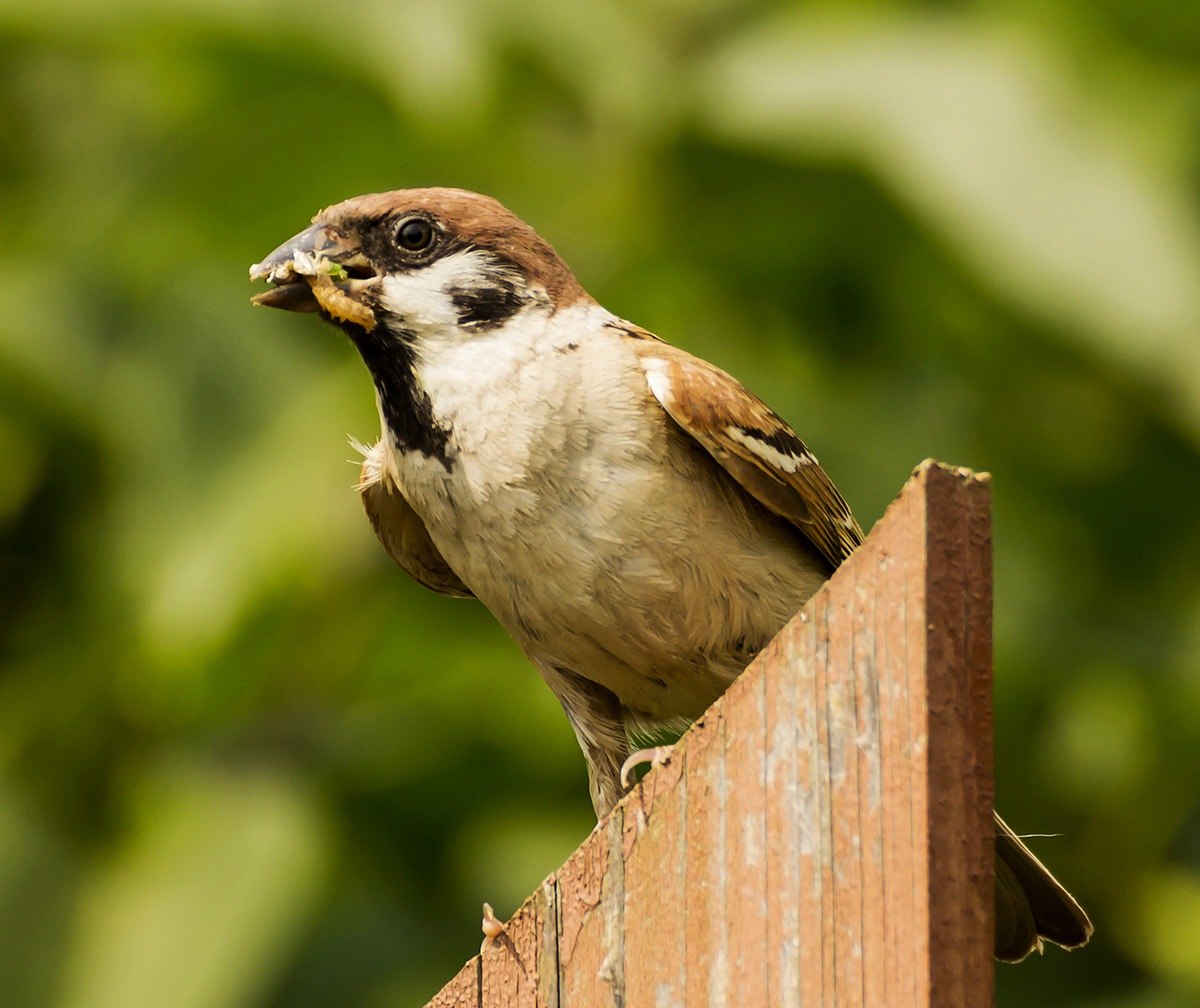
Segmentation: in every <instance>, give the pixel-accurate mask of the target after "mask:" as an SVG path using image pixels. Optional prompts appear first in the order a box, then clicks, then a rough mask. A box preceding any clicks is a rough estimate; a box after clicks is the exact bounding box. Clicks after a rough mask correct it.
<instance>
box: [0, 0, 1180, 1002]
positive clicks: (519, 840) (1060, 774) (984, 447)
mask: <svg viewBox="0 0 1200 1008" xmlns="http://www.w3.org/2000/svg"><path fill="white" fill-rule="evenodd" d="M0 60H2V63H0V66H2V67H3V73H0V221H3V239H4V252H3V261H4V263H5V265H4V268H3V269H0V302H2V304H3V311H2V312H0V528H2V532H0V537H2V538H0V576H2V581H0V593H2V594H0V1003H2V1004H3V1005H4V1006H6V1008H35V1006H36V1008H44V1006H45V1008H150V1006H153V1008H235V1006H247V1008H257V1006H262V1008H285V1006H286V1008H323V1006H334V1005H337V1006H345V1005H361V1006H368V1008H392V1006H397V1008H399V1006H408V1005H419V1004H422V1003H424V1001H425V1000H426V999H427V998H428V997H430V996H431V995H432V994H433V993H434V992H435V990H436V989H437V988H438V986H439V985H440V984H441V982H442V981H444V980H446V979H447V978H448V977H449V976H450V975H451V974H452V973H453V972H454V971H455V970H456V969H457V967H458V966H459V965H460V964H461V963H462V962H463V960H464V959H466V958H467V957H468V956H470V955H471V954H473V952H474V951H475V950H476V949H477V948H478V944H479V940H480V933H479V923H478V922H479V905H480V902H481V901H482V900H483V899H489V900H490V901H491V902H493V903H494V904H495V905H496V907H497V910H498V912H500V913H501V914H503V915H505V916H507V915H508V914H509V913H511V912H512V911H513V910H514V909H515V908H516V906H517V905H518V904H519V902H520V901H521V899H522V898H523V897H524V896H525V894H526V893H528V892H529V891H530V890H531V889H532V888H533V887H534V886H535V885H536V884H537V883H538V882H539V881H540V880H541V879H542V878H543V877H544V876H545V875H547V874H548V873H549V872H551V871H552V870H553V869H555V868H556V867H557V866H558V864H559V863H560V861H561V860H562V859H563V858H564V857H565V856H566V854H567V853H568V852H569V851H570V850H571V849H572V848H573V847H574V846H575V845H576V844H577V843H578V842H579V841H580V840H581V839H582V838H583V837H584V836H585V835H586V833H587V832H588V830H589V828H590V826H591V825H592V819H591V812H590V807H589V803H588V798H587V789H586V784H585V777H584V770H583V763H582V760H581V757H580V756H579V753H578V751H577V749H576V747H575V742H574V740H573V738H572V736H571V733H570V731H569V729H568V727H567V724H566V722H565V720H564V718H563V717H562V715H561V714H560V712H559V710H558V709H557V706H556V704H555V702H554V701H553V699H552V698H551V696H550V694H549V692H548V691H547V690H546V689H545V688H544V687H543V685H542V684H541V682H540V680H539V679H538V678H537V677H536V675H535V674H534V673H533V671H532V670H531V669H530V668H529V667H528V666H527V665H526V663H525V661H524V660H523V658H522V657H521V655H520V654H519V653H518V652H517V650H516V648H515V647H514V646H513V645H512V644H511V643H510V642H509V641H508V640H507V639H506V638H505V636H504V635H503V634H502V633H501V631H500V630H499V629H498V628H497V627H496V626H495V625H494V624H493V623H492V621H491V619H490V618H489V617H488V615H487V614H486V613H485V612H484V611H483V609H482V608H481V607H479V606H478V605H476V604H474V603H471V602H463V601H456V600H449V599H444V598H441V597H439V596H435V595H433V594H430V593H428V592H426V591H424V590H423V589H421V588H419V587H418V586H417V585H416V584H415V583H413V582H411V581H409V580H408V579H407V578H406V577H405V576H404V575H403V574H402V572H400V571H399V570H398V569H397V568H395V567H394V566H393V565H392V563H391V561H390V560H389V559H388V558H387V556H386V555H385V554H384V552H383V550H382V549H381V548H379V547H378V546H377V544H376V542H375V540H374V538H373V536H372V534H371V531H370V529H369V527H368V525H367V523H366V521H365V519H364V517H363V515H362V513H361V508H360V506H359V504H358V501H357V500H356V498H355V495H354V494H353V493H352V491H351V486H352V484H353V482H354V479H355V475H356V470H355V468H354V466H353V465H352V464H350V463H348V461H347V460H349V459H352V458H353V457H354V453H353V452H352V450H351V449H350V448H349V447H348V445H347V435H354V436H356V437H358V438H361V439H363V440H371V439H373V438H374V437H375V436H376V431H377V429H378V420H377V418H376V415H375V408H374V402H373V395H372V390H371V385H370V382H369V380H368V379H367V376H366V373H365V371H364V369H363V368H362V366H361V365H360V363H359V361H358V360H357V358H356V356H355V354H354V352H353V351H352V349H351V348H350V346H349V345H348V344H347V343H346V342H345V341H344V340H341V339H340V338H339V337H338V335H337V334H336V333H335V332H334V331H333V330H332V329H329V328H327V327H323V326H321V325H318V324H317V323H316V322H315V321H313V320H312V319H306V318H297V317H295V316H287V315H284V314H282V313H277V312H267V311H255V310H251V307H250V305H249V303H248V299H249V297H250V295H251V293H253V290H254V288H253V287H252V286H251V285H250V284H249V283H248V282H247V280H246V269H247V267H248V265H249V264H250V263H251V262H253V261H256V260H257V259H259V258H261V257H262V255H263V254H264V253H266V252H267V251H269V250H270V249H271V248H273V247H274V246H275V245H276V244H277V243H278V242H279V241H281V240H282V239H284V238H286V237H288V236H290V235H291V234H293V233H294V232H295V231H297V230H299V229H300V228H301V227H302V226H304V225H305V224H306V222H307V221H308V218H309V217H310V215H311V214H313V213H314V212H315V211H316V210H318V209H319V208H320V207H322V206H324V205H325V204H328V203H331V202H335V201H337V200H340V199H342V198H343V197H346V196H350V195H352V194H356V193H360V192H368V191H373V190H380V189H390V188H398V187H404V186H410V185H427V184H445V185H459V186H465V187H469V188H473V189H478V190H482V191H484V192H487V193H491V194H493V195H496V196H498V197H499V198H501V199H502V200H503V201H504V202H506V203H507V204H508V205H509V206H510V207H512V209H514V210H515V211H516V212H518V213H519V214H521V215H522V216H524V217H525V218H526V219H528V220H529V221H530V222H532V223H533V224H534V225H535V226H536V227H537V228H538V229H539V230H540V231H541V232H542V233H543V234H544V235H546V236H547V237H548V238H549V239H550V240H551V241H552V242H554V243H555V244H556V245H557V247H558V248H559V250H560V251H561V252H562V253H563V255H564V256H565V258H566V259H567V260H568V261H569V262H570V263H571V264H572V265H573V267H574V268H575V270H576V272H577V274H578V275H579V277H580V279H581V280H582V281H583V283H584V284H585V285H586V286H587V287H588V289H589V290H590V291H591V292H592V293H593V294H594V295H595V296H596V297H597V298H598V299H599V300H600V301H601V302H602V303H604V304H605V305H606V306H607V307H609V308H610V309H612V310H613V311H615V312H617V313H618V314H621V315H623V316H625V317H627V318H630V319H634V320H636V321H637V322H639V323H640V324H642V325H644V326H646V327H648V328H650V329H652V330H654V331H656V332H658V333H661V334H662V335H663V336H664V337H666V338H668V339H669V340H671V341H672V342H675V343H678V344H680V345H682V346H684V347H686V348H687V349H689V350H691V351H694V352H696V353H698V354H701V355H703V356H705V357H708V358H710V359H711V360H713V361H715V362H717V363H719V364H720V365H721V366H723V367H725V368H726V369H728V370H730V371H732V372H734V373H735V374H736V375H738V376H739V377H741V378H742V379H743V380H744V381H745V382H746V384H748V385H749V386H750V387H751V388H753V389H755V390H756V391H758V392H759V393H760V394H761V395H762V396H763V397H764V398H766V399H767V400H768V401H769V402H771V403H772V404H773V405H774V406H776V408H777V409H778V410H779V411H780V412H781V413H782V414H783V415H784V416H785V417H787V418H788V419H789V420H790V421H792V422H793V423H794V424H795V426H796V428H797V429H798V430H799V431H800V432H801V434H802V436H803V437H804V438H805V439H806V440H807V441H808V442H809V444H810V445H812V446H813V447H814V449H815V451H816V452H817V454H818V455H819V456H820V458H821V460H822V462H823V463H824V464H825V466H826V468H827V469H828V470H829V472H830V473H831V474H832V475H833V477H834V478H835V480H837V482H838V483H839V485H840V486H841V488H842V490H843V491H844V493H845V495H846V497H847V498H848V499H849V500H850V502H851V503H852V505H853V506H854V508H855V510H856V512H857V513H858V515H859V517H860V519H861V520H862V523H863V524H864V525H865V526H868V527H869V526H870V525H871V524H873V523H874V522H875V520H876V519H877V518H878V517H879V515H880V514H881V513H882V511H883V508H884V507H885V506H886V504H887V503H888V501H889V500H890V499H891V498H892V497H893V496H894V494H895V493H896V492H897V491H898V490H899V488H900V486H901V485H902V484H903V482H904V480H905V479H906V478H907V476H908V473H909V471H910V469H911V468H912V467H913V465H915V464H916V463H917V462H918V461H920V460H921V459H923V458H925V457H926V456H937V457H938V458H941V459H943V460H946V461H948V462H952V463H956V464H963V465H970V466H973V467H976V468H979V469H986V470H989V471H991V472H992V473H993V474H994V477H995V509H996V525H995V542H996V715H997V725H996V731H997V746H996V748H997V791H998V799H997V800H998V804H999V807H1000V808H1002V809H1003V810H1004V813H1005V815H1006V816H1007V817H1008V818H1009V820H1010V822H1011V823H1012V824H1013V826H1014V827H1015V828H1016V829H1017V830H1018V831H1019V832H1030V833H1056V834H1061V836H1059V837H1057V838H1054V839H1045V840H1040V841H1036V848H1037V850H1038V852H1039V853H1040V854H1041V855H1042V856H1043V857H1044V859H1045V860H1046V861H1047V862H1048V863H1050V864H1051V865H1052V866H1053V867H1054V869H1055V870H1056V871H1057V872H1058V873H1059V875H1060V876H1061V878H1062V879H1063V881H1064V882H1065V883H1066V884H1067V885H1068V886H1070V887H1071V888H1072V889H1073V890H1074V891H1075V892H1076V893H1077V895H1078V896H1079V898H1080V900H1081V901H1082V902H1083V903H1084V905H1085V906H1086V907H1087V908H1088V909H1089V910H1090V911H1091V913H1092V915H1093V918H1094V920H1095V923H1096V928H1097V936H1096V939H1095V941H1094V943H1093V945H1092V947H1091V948H1089V950H1088V951H1086V952H1082V953H1077V954H1074V955H1069V956H1068V955H1066V954H1063V953H1061V952H1059V951H1057V950H1050V951H1049V952H1048V953H1047V954H1046V955H1045V956H1044V957H1043V958H1035V959H1034V960H1032V961H1029V962H1027V963H1025V964H1024V965H1022V966H1020V967H1010V968H1002V969H1001V970H1000V971H999V1000H1000V1003H1001V1004H1002V1005H1010V1006H1014V1005H1021V1006H1038V1005H1070V1006H1091V1008H1106V1006H1111V1008H1116V1006H1133V1008H1177V1006H1179V1008H1182V1006H1186V1005H1195V1004H1197V1003H1198V1001H1200V758H1198V754H1200V520H1198V507H1197V497H1198V495H1200V228H1198V223H1200V208H1198V202H1200V5H1197V4H1196V3H1194V2H1192V0H1093V2H1083V0H1078V2H1074V0H1057V2H1045V0H1038V2H1034V0H986V2H975V3H971V2H951V0H942V2H932V0H931V2H928V3H905V2H899V0H896V2H884V0H880V2H858V3H847V4H828V3H815V4H807V5H804V8H803V10H797V9H793V8H792V7H791V6H789V5H783V4H778V3H770V2H751V0H746V2H739V0H701V2H694V0H636V2H635V0H625V2H605V3H592V2H585V0H523V2H513V3H508V4H501V3H494V2H486V0H441V2H439V3H436V4H434V3H423V4H397V3H392V2H386V0H379V2H362V3H358V4H355V5H354V6H353V7H347V6H343V5H333V4H312V3H305V2H297V0H291V2H288V3H283V2H263V3H257V4H246V3H234V2H230V0H175V2H174V3H172V4H169V5H166V4H158V3H152V2H150V0H102V2H101V0H94V2H93V0H61V2H58V3H54V4H47V5H36V4H17V3H14V2H13V0H0Z"/></svg>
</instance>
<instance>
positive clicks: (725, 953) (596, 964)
mask: <svg viewBox="0 0 1200 1008" xmlns="http://www.w3.org/2000/svg"><path fill="white" fill-rule="evenodd" d="M991 621H992V581H991V514H990V490H989V485H988V481H987V478H986V477H981V476H976V475H974V474H972V473H970V472H968V471H967V470H962V469H950V468H947V467H945V466H941V465H938V464H936V463H931V462H926V463H924V464H923V465H921V466H920V467H919V468H918V469H917V471H916V472H915V473H914V475H913V478H912V479H911V480H910V481H909V483H908V484H907V485H906V486H905V488H904V490H903V492H902V493H901V494H900V496H899V498H898V499H897V500H896V501H895V502H894V503H893V504H892V505H891V507H890V508H889V509H888V511H887V514H886V515H885V516H884V517H883V519H882V520H881V521H880V522H879V524H878V525H877V526H876V527H875V529H874V530H873V531H872V532H871V534H870V535H869V536H868V537H867V540H866V542H865V543H864V545H863V546H862V547H861V548H860V549H859V550H858V551H857V552H856V553H855V554H854V556H852V557H851V558H850V559H849V560H848V561H847V562H846V563H845V564H843V566H842V567H841V568H840V569H839V570H838V571H837V573H836V574H835V575H834V576H833V578H832V579H831V580H830V582H829V583H828V584H827V585H826V586H825V587H824V588H823V589H822V590H821V591H820V592H819V593H818V594H817V596H816V597H815V598H814V599H813V600H812V601H811V602H810V603H809V604H808V605H807V606H806V607H805V609H804V610H803V611H802V612H801V613H799V614H798V615H797V616H796V618H795V619H793V620H792V621H791V622H790V623H789V624H788V625H787V626H786V627H785V628H784V629H783V630H782V631H781V632H780V634H779V635H778V636H777V637H776V638H775V640H774V641H773V642H772V643H771V644H770V645H769V646H768V647H767V648H766V650H764V651H763V652H762V654H760V655H759V657H758V658H757V659H756V660H755V661H754V663H753V664H752V665H751V666H750V667H749V668H748V669H747V670H746V672H745V674H743V675H742V676H741V677H740V678H739V679H738V680H737V682H736V683H734V685H733V686H732V687H731V688H730V690H729V691H728V692H727V693H726V694H725V696H723V697H722V698H721V699H720V700H718V701H717V702H716V703H715V704H714V705H713V706H712V707H711V708H710V709H709V710H708V712H707V713H706V714H705V716H704V718H703V719H702V720H701V721H699V722H697V723H696V725H694V726H693V727H692V729H691V730H690V731H689V732H688V733H687V734H686V735H685V736H684V738H683V740H682V741H681V743H680V744H679V746H678V747H677V748H676V750H675V754H674V756H673V757H672V759H671V761H670V762H669V763H668V764H667V765H665V766H663V767H660V768H659V769H657V770H655V771H654V772H652V773H650V774H648V775H647V777H646V779H645V780H644V781H643V782H642V784H641V785H640V786H638V787H637V788H635V789H634V791H633V792H632V793H631V794H630V795H629V796H628V797H626V799H625V800H624V801H623V802H622V803H621V804H620V805H619V806H618V807H617V809H616V810H615V811H614V812H613V815H612V816H611V817H610V818H609V819H608V820H606V821H605V822H603V823H601V824H600V825H599V826H597V828H596V830H595V831H594V832H593V833H592V834H591V836H589V837H588V838H587V840H585V841H584V843H583V844H582V845H581V846H580V847H579V848H578V849H577V850H576V851H575V853H574V854H573V855H572V856H571V857H570V858H569V859H568V860H567V862H566V864H565V865H563V867H562V868H561V869H559V871H558V872H556V873H555V874H554V875H552V876H551V877H550V878H548V879H547V880H546V881H545V882H544V883H542V885H541V886H540V887H539V889H538V890H537V891H536V892H535V893H534V894H533V895H532V896H531V897H530V898H529V899H528V900H527V901H526V902H525V904H524V905H523V906H522V907H521V908H520V910H518V911H517V913H516V914H515V915H514V917H513V919H512V920H511V921H510V922H509V924H508V925H507V927H506V930H505V934H504V935H503V936H502V937H501V938H500V939H497V940H496V941H495V942H493V944H492V946H491V947H490V948H488V949H486V950H485V951H484V952H483V953H482V954H481V955H480V956H478V957H476V958H475V959H472V960H471V961H470V962H469V963H467V965H466V966H465V967H463V969H462V971H461V972H460V973H459V975H458V976H457V977H455V979H454V980H452V981H451V982H450V983H449V984H447V985H446V987H445V988H444V989H443V990H442V991H441V992H440V993H439V994H438V995H437V996H436V997H435V998H434V999H433V1001H431V1002H430V1005H431V1006H437V1008H451V1006H454V1008H458V1006H463V1008H466V1006H470V1008H501V1006H505V1008H507V1006H511V1008H534V1006H544V1008H606V1006H615V1008H674V1006H684V1008H692V1006H704V1008H711V1006H714V1005H723V1006H728V1008H757V1006H769V1008H776V1006H803V1008H867V1006H869V1008H908V1006H912V1008H963V1006H968V1008H988V1006H990V1005H992V1003H993V966H992V924H993V922H992V912H993V910H992V907H993V893H992V886H993V853H992V849H993V848H992V844H993V835H992V820H991V814H992V812H991V810H992V722H991V650H992V640H991Z"/></svg>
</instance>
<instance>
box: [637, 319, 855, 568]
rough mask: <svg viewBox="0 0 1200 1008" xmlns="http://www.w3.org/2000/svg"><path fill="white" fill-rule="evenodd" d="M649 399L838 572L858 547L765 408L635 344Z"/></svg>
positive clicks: (803, 455) (673, 353)
mask: <svg viewBox="0 0 1200 1008" xmlns="http://www.w3.org/2000/svg"><path fill="white" fill-rule="evenodd" d="M636 346H637V351H636V352H637V353H638V355H639V356H640V358H641V362H642V366H643V367H644V368H645V371H646V380H647V383H648V384H649V386H650V390H651V392H653V393H654V396H655V398H656V399H657V400H658V401H659V403H660V404H661V405H662V407H663V409H665V410H666V411H667V413H668V415H670V417H671V419H673V420H674V421H675V422H676V423H677V424H679V426H680V427H682V428H683V429H684V431H686V432H687V433H688V434H690V435H691V436H692V437H693V438H695V439H696V441H698V442H699V443H700V444H701V445H702V446H703V447H704V449H705V450H706V451H708V453H709V454H710V455H712V457H713V458H714V459H716V460H717V462H719V463H720V464H721V465H722V466H723V467H724V468H725V470H726V471H727V472H728V473H729V474H730V475H731V476H733V478H734V479H736V480H737V481H738V483H740V484H741V485H742V487H743V489H745V490H746V492H747V493H749V494H750V495H751V496H753V497H754V498H755V499H756V500H757V501H758V502H759V503H760V504H763V505H764V506H765V507H767V508H769V509H770V510H771V511H773V512H775V513H776V514H777V515H779V516H780V517H782V518H786V519H787V520H788V521H790V522H792V524H794V525H795V526H796V527H797V528H798V529H799V530H800V531H801V532H803V533H804V534H805V535H806V536H807V537H808V538H809V539H810V540H812V542H813V545H815V546H816V547H817V549H819V550H820V551H821V553H822V555H823V556H824V557H825V559H826V560H828V561H829V563H830V565H831V567H834V568H836V567H838V566H839V565H840V564H841V562H842V561H843V560H845V559H846V557H848V556H849V555H850V554H851V553H852V552H853V551H854V549H855V548H856V547H857V546H859V544H861V543H862V539H863V533H862V529H861V528H859V525H858V522H856V521H855V520H854V516H853V514H851V512H850V508H849V506H848V505H847V504H846V501H845V500H844V499H843V497H842V495H841V494H840V493H839V492H838V490H837V487H835V486H834V485H833V482H832V480H830V478H829V477H828V476H827V475H826V474H825V470H824V469H822V468H821V465H820V463H819V462H817V460H816V458H815V457H814V456H813V454H812V452H810V451H809V450H808V448H807V447H805V445H804V442H803V441H801V440H800V438H798V437H797V436H796V434H795V432H794V431H793V430H792V429H791V428H790V427H789V426H788V425H787V424H786V423H784V421H783V420H782V419H781V418H780V417H779V415H778V414H776V413H775V412H774V411H773V410H772V409H771V408H770V407H769V406H767V404H766V403H764V402H763V401H762V400H761V399H759V398H758V397H757V396H755V395H754V394H753V393H751V392H749V391H748V390H747V389H746V388H745V387H744V386H743V385H742V384H741V383H740V382H738V381H737V380H736V379H735V378H733V377H731V376H730V375H728V374H726V373H725V372H724V371H722V370H721V369H720V368H718V367H715V366H713V365H712V364H709V363H708V362H706V361H702V360H700V359H699V358H698V357H693V356H692V355H691V354H688V353H685V352H684V351H682V350H679V349H677V348H676V347H673V346H670V345H669V344H666V343H649V342H645V343H642V342H639V343H638V344H636Z"/></svg>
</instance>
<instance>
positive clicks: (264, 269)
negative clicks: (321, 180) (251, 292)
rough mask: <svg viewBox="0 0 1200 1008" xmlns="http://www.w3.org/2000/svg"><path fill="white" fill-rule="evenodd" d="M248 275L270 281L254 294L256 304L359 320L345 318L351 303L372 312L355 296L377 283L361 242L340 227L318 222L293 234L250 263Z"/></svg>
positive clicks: (350, 319)
mask: <svg viewBox="0 0 1200 1008" xmlns="http://www.w3.org/2000/svg"><path fill="white" fill-rule="evenodd" d="M250 279H251V280H266V281H267V282H268V283H270V284H271V285H272V287H271V289H270V290H268V291H263V292H262V293H261V294H256V295H255V296H254V297H253V298H251V301H252V303H254V304H256V305H265V306H267V307H268V308H282V309H283V310H284V311H294V312H315V311H320V310H321V309H322V308H324V309H326V310H327V311H329V313H330V314H331V315H333V316H334V317H335V318H337V319H338V320H339V321H356V322H359V323H360V324H361V319H360V318H347V317H346V314H347V303H348V302H349V303H353V304H354V305H356V306H357V308H358V309H361V311H362V312H366V313H368V314H369V309H367V308H366V307H365V306H363V305H362V304H361V302H359V301H358V300H357V295H359V294H361V293H362V292H363V291H364V290H366V289H367V288H369V287H372V286H374V285H375V284H376V283H378V282H379V277H378V276H377V275H376V273H375V270H374V269H373V268H372V266H371V263H370V261H369V260H368V259H367V257H366V256H365V255H364V254H363V252H362V250H361V249H360V248H359V246H358V243H357V242H356V241H355V240H354V239H353V238H352V237H351V236H350V235H348V234H347V233H346V232H344V231H343V230H342V229H340V228H338V227H335V226H334V225H332V224H324V223H320V222H318V223H316V224H314V225H313V226H312V227H310V228H307V229H306V230H304V231H301V232H300V233H299V234H298V235H296V236H295V237H293V238H289V239H288V240H287V241H285V242H284V243H283V244H282V245H280V246H279V248H277V249H275V251H274V252H272V253H271V254H270V255H269V256H267V257H266V258H265V259H264V260H263V261H262V262H258V263H255V264H254V265H253V266H251V267H250ZM336 292H340V294H341V297H339V296H338V294H337V293H336ZM337 306H340V307H341V310H340V311H339V310H337ZM349 313H350V314H351V315H354V314H356V312H355V311H350V312H349Z"/></svg>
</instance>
